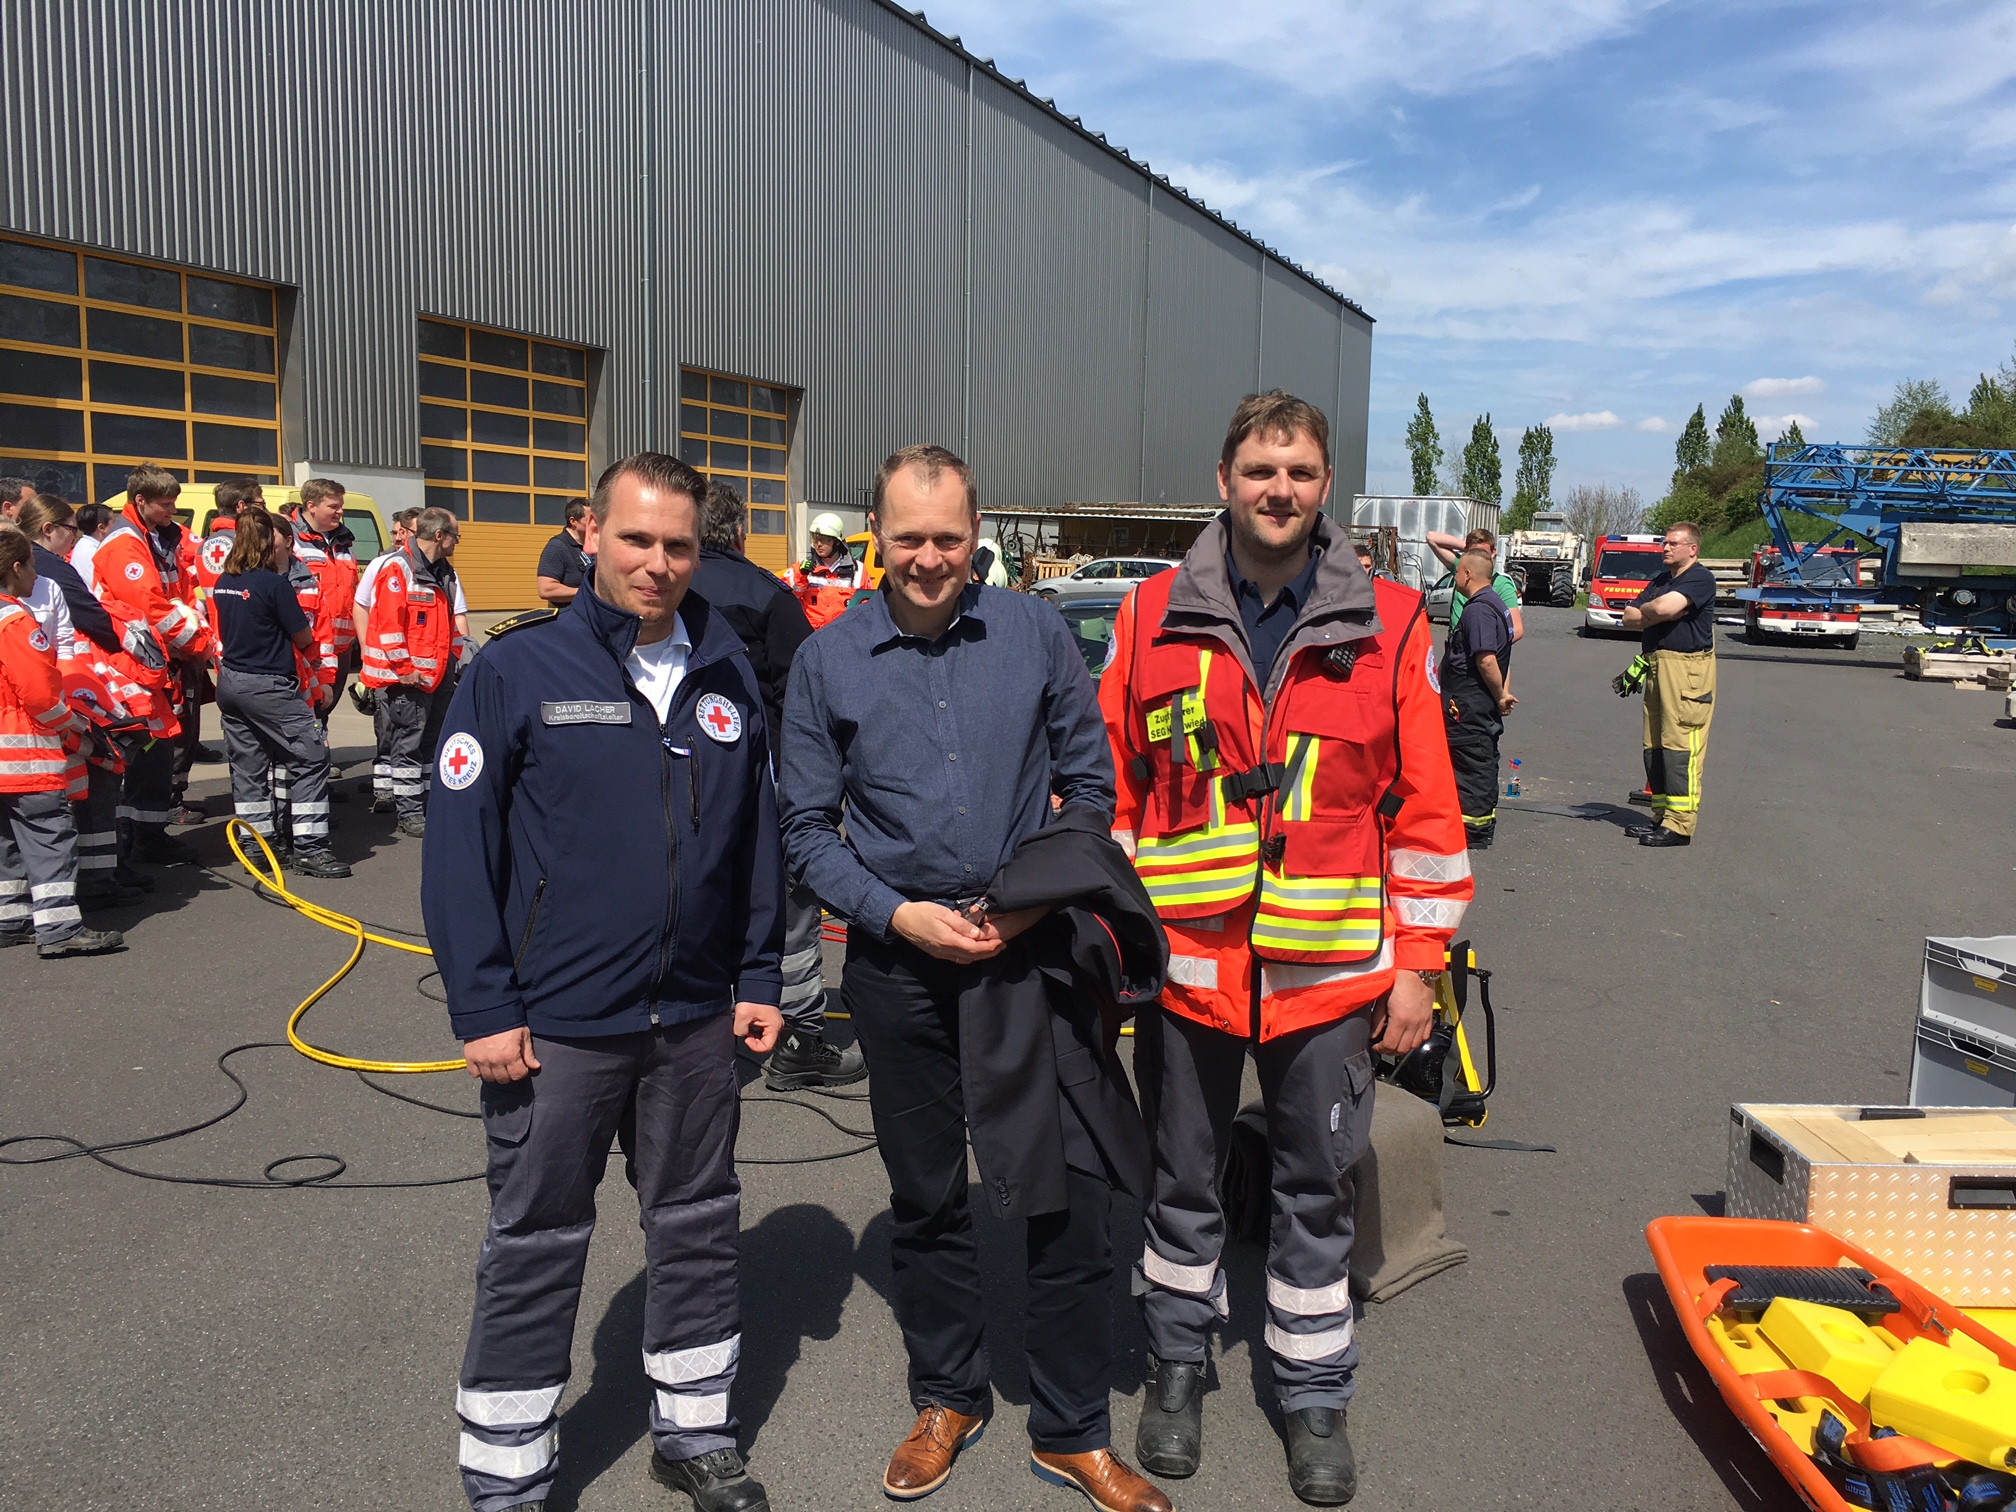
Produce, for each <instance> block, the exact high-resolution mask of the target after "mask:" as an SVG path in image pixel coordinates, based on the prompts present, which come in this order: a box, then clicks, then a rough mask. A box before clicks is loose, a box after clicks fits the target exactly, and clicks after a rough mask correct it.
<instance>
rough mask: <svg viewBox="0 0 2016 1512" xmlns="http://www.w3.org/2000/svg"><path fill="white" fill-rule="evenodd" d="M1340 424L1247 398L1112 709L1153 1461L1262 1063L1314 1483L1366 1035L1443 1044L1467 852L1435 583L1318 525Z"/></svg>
mask: <svg viewBox="0 0 2016 1512" xmlns="http://www.w3.org/2000/svg"><path fill="white" fill-rule="evenodd" d="M1329 432H1330V427H1329V422H1328V421H1327V420H1326V419H1325V418H1324V416H1323V414H1322V412H1321V411H1320V410H1318V409H1316V408H1314V407H1313V406H1311V405H1309V404H1306V403H1304V402H1303V401H1301V400H1299V399H1296V398H1294V397H1293V396H1292V395H1289V394H1286V393H1283V392H1281V391H1279V390H1276V391H1274V392H1272V393H1267V394H1258V395H1251V396H1248V397H1247V398H1246V399H1245V400H1244V401H1242V402H1241V404H1240V405H1239V408H1238V409H1237V410H1236V411H1235V412H1234V414H1233V417H1232V424H1231V427H1230V428H1229V430H1228V431H1227V433H1226V437H1225V443H1224V447H1223V450H1222V452H1221V458H1220V461H1219V464H1218V490H1219V496H1220V497H1221V498H1223V499H1224V500H1225V502H1226V506H1227V507H1226V510H1225V513H1224V514H1223V515H1222V516H1221V517H1220V518H1219V519H1218V520H1216V521H1214V522H1213V523H1212V524H1210V525H1209V526H1207V527H1205V529H1204V532H1203V534H1201V535H1200V536H1199V537H1198V538H1197V542H1196V544H1195V545H1194V546H1193V547H1192V548H1191V550H1190V553H1189V555H1188V556H1187V557H1185V558H1184V560H1183V563H1182V565H1181V566H1179V567H1177V568H1176V569H1174V570H1173V571H1170V572H1165V573H1162V574H1161V575H1159V576H1157V577H1154V578H1151V579H1149V580H1148V581H1147V582H1146V583H1144V584H1142V585H1141V586H1140V587H1139V588H1137V589H1136V590H1135V591H1134V593H1133V594H1132V595H1131V596H1130V597H1129V598H1128V600H1127V601H1126V602H1125V603H1124V604H1123V605H1122V606H1121V609H1120V612H1119V615H1118V618H1117V621H1116V623H1115V627H1114V637H1113V649H1112V654H1111V657H1110V659H1109V661H1108V663H1107V667H1106V671H1105V674H1104V676H1103V677H1102V678H1101V680H1100V690H1099V701H1100V705H1101V710H1102V712H1103V714H1104V716H1105V720H1106V728H1107V734H1108V737H1109V738H1110V739H1111V741H1112V743H1113V757H1114V766H1115V769H1116V775H1117V777H1118V782H1119V804H1118V808H1117V812H1116V816H1115V819H1114V836H1115V838H1116V839H1117V840H1119V841H1120V843H1121V844H1122V845H1123V846H1124V847H1126V848H1127V849H1128V850H1129V851H1130V852H1131V853H1132V854H1133V856H1134V864H1135V868H1136V870H1137V871H1138V872H1139V873H1140V875H1141V878H1142V881H1143V883H1144V884H1145V885H1146V887H1147V889H1148V894H1149V897H1150V898H1151V899H1152V900H1153V901H1154V903H1155V908H1156V912H1157V914H1158V915H1160V917H1161V919H1162V921H1163V924H1164V926H1165V928H1166V929H1167V930H1168V934H1169V949H1170V960H1169V986H1168V988H1167V990H1166V991H1165V992H1164V994H1163V997H1162V999H1161V1001H1160V1003H1159V1004H1158V1005H1157V1006H1156V1007H1155V1008H1153V1009H1151V1010H1149V1011H1148V1012H1147V1013H1146V1014H1144V1015H1143V1016H1142V1018H1141V1019H1140V1021H1139V1024H1138V1027H1137V1030H1136V1033H1137V1038H1136V1040H1135V1070H1136V1073H1137V1074H1138V1076H1139V1077H1140V1082H1141V1100H1142V1110H1143V1113H1144V1116H1145V1117H1146V1118H1147V1120H1148V1125H1149V1132H1150V1137H1151V1142H1152V1144H1153V1147H1154V1151H1155V1178H1154V1191H1153V1194H1152V1197H1151V1199H1150V1201H1149V1203H1148V1204H1147V1207H1146V1210H1145V1212H1144V1214H1143V1217H1144V1220H1145V1223H1144V1228H1145V1231H1146V1238H1147V1244H1146V1247H1145V1249H1144V1251H1143V1253H1142V1257H1141V1263H1140V1266H1139V1268H1138V1269H1137V1271H1136V1274H1135V1289H1136V1292H1137V1294H1139V1295H1140V1296H1141V1299H1142V1312H1143V1315H1144V1318H1145V1321H1146V1324H1147V1333H1148V1341H1149V1348H1150V1350H1151V1351H1152V1353H1153V1355H1154V1360H1153V1362H1152V1364H1153V1367H1154V1368H1153V1371H1152V1374H1151V1378H1150V1382H1149V1385H1148V1387H1147V1400H1146V1401H1145V1402H1144V1404H1143V1406H1142V1412H1141V1419H1140V1427H1139V1429H1138V1433H1137V1438H1136V1445H1135V1447H1136V1450H1137V1452H1138V1453H1139V1454H1140V1457H1141V1461H1142V1463H1143V1465H1144V1466H1145V1467H1146V1468H1147V1469H1149V1470H1150V1471H1152V1472H1156V1473H1159V1474H1164V1475H1173V1476H1184V1475H1188V1474H1190V1473H1192V1472H1193V1471H1195V1470H1196V1468H1197V1464H1198V1459H1199V1454H1200V1447H1201V1439H1202V1410H1201V1402H1200V1397H1201V1389H1202V1384H1203V1376H1204V1371H1205V1362H1206V1357H1207V1353H1208V1338H1209V1333H1210V1329H1211V1325H1212V1324H1213V1323H1214V1322H1215V1321H1216V1320H1217V1319H1218V1318H1220V1317H1222V1316H1224V1315H1225V1312H1226V1301H1225V1279H1224V1276H1223V1275H1222V1274H1221V1273H1220V1271H1219V1266H1218V1261H1219V1252H1220V1250H1221V1248H1222V1247H1223V1244H1224V1238H1225V1220H1224V1215H1223V1213H1222V1211H1221V1209H1220V1204H1219V1198H1218V1190H1217V1179H1218V1174H1219V1172H1220V1171H1221V1170H1222V1169H1223V1168H1224V1163H1225V1151H1226V1143H1227V1137H1228V1134H1229V1131H1230V1128H1231V1123H1232V1119H1233V1115H1234V1114H1236V1113H1237V1112H1238V1109H1239V1084H1240V1074H1241V1071H1242V1069H1243V1066H1244V1063H1245V1059H1246V1056H1247V1054H1248V1053H1249V1052H1250V1053H1251V1054H1252V1055H1253V1057H1254V1060H1255V1062H1256V1063H1257V1070H1258V1072H1259V1079H1260V1089H1261V1094H1262V1097H1263V1099H1264V1100H1265V1103H1266V1109H1267V1132H1268V1143H1269V1147H1270V1148H1271V1150H1272V1178H1271V1181H1272V1187H1273V1193H1274V1198H1273V1218H1272V1223H1271V1229H1270V1235H1271V1238H1270V1244H1269V1256H1268V1264H1267V1321H1266V1327H1265V1330H1264V1338H1265V1340H1266V1344H1267V1348H1268V1350H1269V1352H1270V1353H1271V1355H1272V1357H1273V1369H1274V1380H1275V1389H1276V1392H1277V1394H1278V1396H1279V1399H1280V1403H1281V1410H1282V1415H1283V1417H1284V1419H1285V1420H1286V1424H1287V1449H1288V1480H1289V1486H1290V1488H1291V1489H1292V1490H1293V1491H1294V1492H1295V1494H1296V1495H1297V1496H1298V1497H1300V1498H1301V1499H1302V1500H1303V1501H1305V1502H1309V1503H1311V1504H1313V1505H1318V1506H1334V1505H1338V1504H1340V1503H1342V1502H1344V1501H1347V1500H1349V1499H1350V1497H1351V1495H1352V1493H1353V1491H1354V1490H1355V1488H1356V1475H1357V1472H1356V1467H1355V1465H1354V1464H1353V1462H1352V1457H1351V1450H1350V1445H1349V1443H1348V1441H1347V1440H1346V1438H1345V1434H1344V1408H1345V1405H1346V1404H1347V1403H1348V1402H1349V1400H1350V1398H1351V1393H1352V1385H1353V1381H1352V1376H1353V1373H1354V1371H1355V1370H1356V1367H1357V1363H1358V1352H1357V1347H1356V1345H1355V1344H1354V1342H1353V1337H1352V1310H1351V1298H1350V1285H1349V1279H1350V1261H1351V1241H1352V1236H1353V1211H1352V1202H1353V1192H1352V1184H1351V1177H1350V1175H1349V1172H1350V1169H1351V1166H1352V1165H1353V1163H1354V1162H1356V1161H1357V1159H1358V1158H1359V1156H1360V1155H1362V1154H1363V1153H1364V1150H1365V1145H1366V1140H1367V1136H1368V1133H1369V1130H1370V1126H1371V1121H1372V1072H1373V1067H1372V1052H1373V1051H1375V1050H1377V1051H1384V1052H1388V1053H1393V1054H1401V1053H1404V1052H1406V1051H1408V1050H1411V1049H1413V1048H1414V1047H1415V1046H1416V1045H1418V1044H1420V1043H1421V1042H1422V1040H1423V1039H1425V1038H1426V1037H1427V1034H1428V1030H1429V1027H1430V1023H1431V1019H1432V1015H1433V1010H1434V1000H1435V985H1434V984H1435V981H1436V978H1437V976H1438V974H1439V973H1440V971H1441V969H1442V965H1443V950H1444V947H1445V946H1446V944H1447V943H1448V941H1449V938H1450V935H1451V932H1452V931H1453V930H1454V929H1455V927H1456V925H1457V924H1458V922H1459V921H1460V920H1461V919H1462V916H1463V910H1464V907H1465V904H1466V903H1467V901H1468V899H1469V897H1470V862H1469V857H1468V854H1467V852H1466V851H1465V849H1464V844H1463V825H1462V819H1461V815H1460V812H1459V810H1458V806H1457V801H1456V787H1455V780H1454V778H1453V777H1452V775H1451V773H1450V767H1449V746H1448V741H1447V739H1446V738H1445V736H1444V734H1443V729H1442V709H1441V696H1440V694H1439V692H1438V690H1437V688H1436V686H1435V669H1434V647H1433V645H1432V644H1431V640H1430V636H1429V629H1428V622H1427V618H1426V616H1425V614H1424V613H1423V611H1422V599H1421V595H1420V594H1418V593H1415V592H1414V591H1412V590H1411V589H1407V588H1403V587H1401V586H1399V585H1398V584H1395V583H1388V582H1374V581H1371V580H1369V579H1367V577H1366V576H1365V572H1364V569H1363V568H1361V567H1360V566H1359V565H1358V562H1357V560H1356V558H1355V557H1354V555H1353V554H1352V552H1351V550H1350V543H1349V541H1348V540H1347V539H1346V537H1345V534H1344V532H1343V531H1341V530H1338V529H1336V528H1335V527H1334V526H1332V525H1331V524H1330V523H1329V522H1328V521H1327V520H1325V519H1324V518H1323V517H1322V507H1323V503H1324V500H1325V499H1326V498H1327V497H1328V496H1329V493H1330V484H1331V470H1330V446H1329V441H1330V435H1329Z"/></svg>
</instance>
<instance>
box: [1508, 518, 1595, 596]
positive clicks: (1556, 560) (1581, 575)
mask: <svg viewBox="0 0 2016 1512" xmlns="http://www.w3.org/2000/svg"><path fill="white" fill-rule="evenodd" d="M1505 575H1506V576H1507V577H1509V578H1511V579H1512V582H1513V584H1514V585H1515V586H1516V587H1517V588H1518V590H1519V601H1520V602H1521V603H1524V604H1553V605H1556V606H1557V607H1559V608H1563V609H1565V608H1567V607H1569V606H1570V605H1572V604H1573V603H1574V602H1575V594H1576V592H1577V591H1578V590H1579V589H1580V588H1581V587H1582V584H1583V582H1584V581H1585V580H1586V579H1587V578H1588V576H1589V542H1588V541H1587V540H1585V539H1584V538H1583V537H1582V536H1581V535H1579V534H1578V533H1576V532H1575V531H1572V530H1570V529H1569V528H1568V519H1567V516H1565V515H1562V514H1558V513H1555V512H1553V511H1548V512H1546V513H1543V514H1536V515H1535V516H1533V526H1532V528H1531V529H1530V530H1515V531H1513V532H1512V533H1511V534H1510V535H1508V536H1506V537H1505Z"/></svg>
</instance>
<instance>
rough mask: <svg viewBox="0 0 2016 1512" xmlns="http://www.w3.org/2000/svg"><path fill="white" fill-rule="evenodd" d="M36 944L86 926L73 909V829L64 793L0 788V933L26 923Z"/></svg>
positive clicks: (18, 930) (18, 931) (23, 928)
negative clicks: (33, 931)
mask: <svg viewBox="0 0 2016 1512" xmlns="http://www.w3.org/2000/svg"><path fill="white" fill-rule="evenodd" d="M31 923H32V924H33V926H34V930H35V943H36V944H37V945H54V944H57V943H58V942H60V941H63V940H67V939H69V938H70V936H72V935H74V934H76V933H77V932H78V931H79V930H80V929H82V928H83V927H84V915H83V914H81V913H80V912H78V909H77V828H76V825H75V823H74V822H73V821H72V820H71V817H70V800H69V799H68V798H67V797H65V796H64V795H63V794H62V793H60V792H59V793H0V933H5V934H10V935H14V936H16V937H17V938H18V937H19V936H20V935H23V934H25V933H27V931H28V929H29V926H30V924H31Z"/></svg>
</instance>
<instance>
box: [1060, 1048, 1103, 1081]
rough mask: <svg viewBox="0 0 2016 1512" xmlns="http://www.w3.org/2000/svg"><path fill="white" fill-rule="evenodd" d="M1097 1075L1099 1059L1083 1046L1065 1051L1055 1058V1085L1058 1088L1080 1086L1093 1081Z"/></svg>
mask: <svg viewBox="0 0 2016 1512" xmlns="http://www.w3.org/2000/svg"><path fill="white" fill-rule="evenodd" d="M1098 1075H1099V1057H1097V1056H1096V1055H1094V1054H1093V1053H1092V1052H1091V1051H1090V1050H1088V1049H1086V1048H1085V1047H1084V1046H1083V1045H1079V1046H1077V1047H1076V1048H1074V1049H1071V1050H1067V1051H1065V1052H1064V1053H1063V1054H1062V1055H1060V1056H1058V1057H1057V1085H1058V1086H1060V1087H1076V1086H1082V1085H1083V1084H1084V1083H1086V1082H1089V1081H1093V1080H1095V1079H1096V1078H1097V1077H1098Z"/></svg>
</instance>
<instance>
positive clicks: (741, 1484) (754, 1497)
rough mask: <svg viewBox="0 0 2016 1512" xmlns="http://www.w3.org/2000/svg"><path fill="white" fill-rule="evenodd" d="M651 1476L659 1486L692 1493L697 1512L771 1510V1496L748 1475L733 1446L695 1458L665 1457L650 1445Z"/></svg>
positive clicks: (757, 1511) (765, 1511)
mask: <svg viewBox="0 0 2016 1512" xmlns="http://www.w3.org/2000/svg"><path fill="white" fill-rule="evenodd" d="M651 1477H652V1479H654V1480H655V1481H657V1482H658V1484H659V1485H661V1486H670V1487H671V1488H672V1489H673V1490H674V1491H684V1492H685V1493H686V1494H687V1495H688V1496H690V1497H692V1498H693V1505H694V1507H695V1509H696V1512H770V1498H769V1497H767V1496H766V1495H764V1494H763V1488H762V1486H760V1485H758V1484H757V1483H756V1482H755V1481H754V1480H752V1479H750V1476H749V1472H748V1471H747V1470H746V1469H745V1468H743V1464H742V1456H741V1455H739V1454H737V1453H736V1452H735V1451H734V1450H733V1449H716V1450H715V1451H714V1452H713V1453H712V1454H703V1455H701V1456H700V1457H699V1458H697V1459H689V1460H668V1459H667V1458H665V1456H664V1455H662V1454H660V1453H659V1452H658V1450H657V1449H656V1448H653V1449H652V1451H651Z"/></svg>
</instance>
